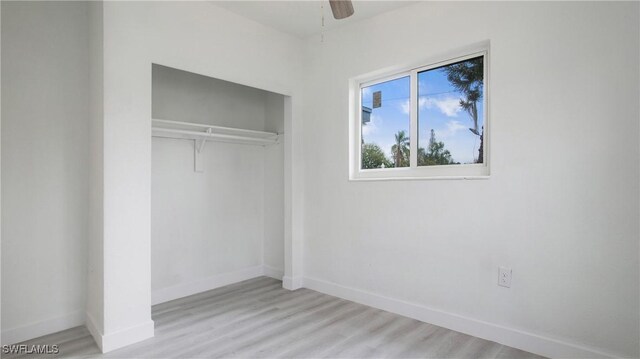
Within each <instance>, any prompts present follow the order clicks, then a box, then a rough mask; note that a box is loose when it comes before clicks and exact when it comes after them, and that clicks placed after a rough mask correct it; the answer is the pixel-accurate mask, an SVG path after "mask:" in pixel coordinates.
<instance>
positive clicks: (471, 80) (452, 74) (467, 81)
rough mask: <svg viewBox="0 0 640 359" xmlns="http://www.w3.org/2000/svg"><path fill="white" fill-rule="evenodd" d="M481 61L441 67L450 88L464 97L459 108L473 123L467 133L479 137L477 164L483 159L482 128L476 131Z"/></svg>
mask: <svg viewBox="0 0 640 359" xmlns="http://www.w3.org/2000/svg"><path fill="white" fill-rule="evenodd" d="M483 61H484V58H483V57H477V58H475V59H470V60H466V61H462V62H458V63H455V64H451V65H449V66H446V67H443V71H444V72H445V73H446V74H447V79H448V80H449V83H451V86H453V87H454V88H455V89H456V90H458V91H460V92H461V93H463V94H464V96H465V98H463V99H460V107H462V109H464V110H465V111H466V112H467V113H468V114H469V116H470V117H471V121H473V128H470V129H469V131H471V132H472V133H473V134H474V135H476V136H478V137H480V148H479V149H478V159H477V160H476V162H477V163H482V162H483V157H484V126H483V128H482V129H478V102H479V101H481V100H482V89H483V84H484V65H483Z"/></svg>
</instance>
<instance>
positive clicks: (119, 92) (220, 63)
mask: <svg viewBox="0 0 640 359" xmlns="http://www.w3.org/2000/svg"><path fill="white" fill-rule="evenodd" d="M103 6H104V8H103V9H104V18H103V21H104V26H103V36H104V48H103V51H104V54H103V60H104V68H103V71H104V87H103V90H104V129H103V131H104V137H103V138H104V146H103V151H104V175H103V179H104V192H103V193H104V206H103V209H104V215H103V220H104V229H103V233H104V240H103V249H104V254H103V258H104V263H103V270H104V275H103V278H104V314H105V317H104V323H103V325H102V326H100V324H98V323H96V324H97V326H98V328H93V329H92V334H93V335H94V337H95V338H96V341H97V342H98V343H99V344H101V347H102V350H103V351H110V350H113V349H115V348H118V347H121V346H124V345H128V344H130V343H133V342H136V341H140V340H143V339H145V338H147V337H149V336H151V335H153V322H152V321H151V316H150V304H151V272H150V267H151V255H150V253H151V183H150V179H151V148H152V146H151V127H150V119H151V107H152V106H151V64H152V63H156V64H161V65H165V66H169V67H173V68H179V69H182V70H186V71H191V72H194V73H198V74H202V75H206V76H210V77H214V78H219V79H222V80H227V81H231V82H236V83H240V84H244V85H248V86H252V87H256V88H259V89H264V90H268V91H272V92H277V93H280V94H284V95H289V96H291V101H290V102H291V110H290V111H289V112H288V113H287V112H285V120H286V121H285V133H286V135H285V139H284V152H285V162H286V161H287V160H286V158H287V156H288V158H290V159H291V161H290V163H291V165H290V166H285V195H287V198H288V199H289V201H286V202H285V208H286V211H288V212H289V213H295V216H292V219H291V220H288V221H287V222H286V225H287V227H285V247H287V246H288V247H289V252H290V253H293V254H294V255H295V256H296V258H297V259H296V261H295V262H296V263H295V265H294V263H292V260H291V259H287V257H285V272H287V274H288V275H289V276H290V277H293V276H297V277H301V273H300V272H301V261H300V258H301V255H302V235H301V233H302V217H301V214H302V213H303V212H302V210H301V209H300V210H297V208H300V207H301V204H302V199H301V196H302V195H303V191H302V165H301V160H302V154H303V152H302V150H301V142H300V141H301V136H298V134H300V133H301V130H302V128H301V123H300V119H299V116H300V114H301V103H302V101H300V97H301V94H300V85H299V81H298V78H299V74H300V61H299V60H300V49H301V45H302V44H301V42H300V40H298V39H295V38H294V37H291V36H288V35H284V34H282V33H279V32H277V31H275V30H272V29H269V28H267V27H265V26H262V25H259V24H257V23H255V22H252V21H249V20H247V19H244V18H241V17H239V16H237V15H234V14H232V13H230V12H228V11H225V10H222V9H220V8H218V7H216V6H215V5H213V4H210V3H207V2H105V3H104V4H103ZM288 115H291V116H288ZM287 119H288V120H287ZM287 193H288V194H287ZM292 257H293V255H292V256H289V258H292ZM296 271H297V272H296ZM122 293H127V296H123V295H122Z"/></svg>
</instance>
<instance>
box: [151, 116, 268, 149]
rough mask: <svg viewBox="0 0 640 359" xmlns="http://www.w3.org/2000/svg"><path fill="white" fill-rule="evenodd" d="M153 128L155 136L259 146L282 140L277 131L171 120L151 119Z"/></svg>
mask: <svg viewBox="0 0 640 359" xmlns="http://www.w3.org/2000/svg"><path fill="white" fill-rule="evenodd" d="M151 130H152V136H153V137H164V138H179V139H187V140H206V141H217V142H229V143H242V144H247V145H258V146H268V145H274V144H276V143H278V142H279V140H280V135H279V134H277V133H275V132H264V131H254V130H245V129H240V128H231V127H221V126H212V125H203V124H199V123H190V122H180V121H170V120H156V119H153V120H151Z"/></svg>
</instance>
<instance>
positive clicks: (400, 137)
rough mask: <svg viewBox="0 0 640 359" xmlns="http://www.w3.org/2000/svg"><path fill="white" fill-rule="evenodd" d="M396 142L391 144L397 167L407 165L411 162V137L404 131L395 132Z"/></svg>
mask: <svg viewBox="0 0 640 359" xmlns="http://www.w3.org/2000/svg"><path fill="white" fill-rule="evenodd" d="M395 138H396V143H395V145H393V146H391V153H392V155H393V162H394V165H395V167H407V166H408V164H409V137H407V133H406V132H404V131H398V133H396V134H395Z"/></svg>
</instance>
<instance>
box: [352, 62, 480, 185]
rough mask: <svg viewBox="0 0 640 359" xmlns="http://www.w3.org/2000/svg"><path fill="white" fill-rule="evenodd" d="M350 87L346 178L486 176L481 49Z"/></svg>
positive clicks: (356, 81) (353, 83) (362, 81)
mask: <svg viewBox="0 0 640 359" xmlns="http://www.w3.org/2000/svg"><path fill="white" fill-rule="evenodd" d="M351 86H352V90H353V91H354V96H353V98H354V103H353V108H354V111H353V112H352V116H351V127H350V129H351V134H350V138H351V156H350V158H351V161H350V162H351V168H350V178H351V179H419V178H486V177H487V176H488V175H489V165H488V156H487V154H488V147H489V146H488V126H487V116H486V115H487V108H486V107H487V106H486V104H487V95H488V93H487V51H486V50H485V49H483V50H482V51H477V52H473V53H468V54H466V55H464V56H458V57H450V58H449V59H448V60H446V61H439V62H433V63H432V64H430V65H427V66H422V67H413V68H411V67H410V68H409V69H406V70H404V71H397V72H395V73H393V74H391V75H390V76H386V77H382V76H378V77H377V78H374V79H370V78H359V79H353V80H352V83H351Z"/></svg>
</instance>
